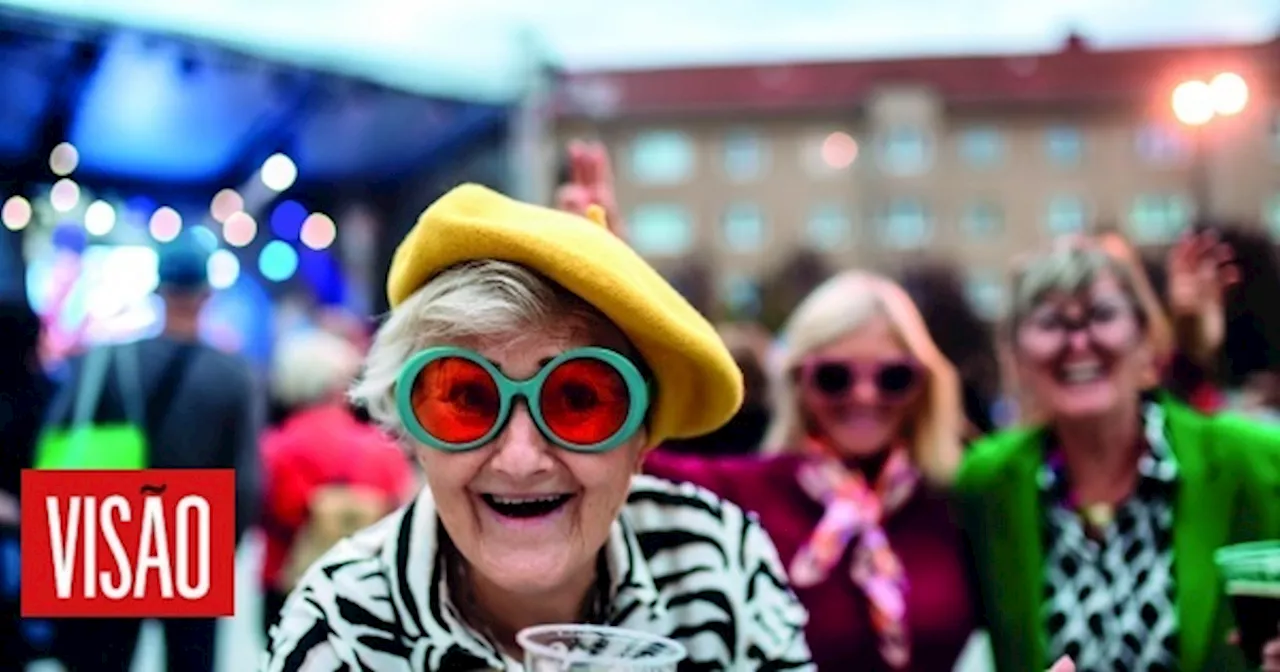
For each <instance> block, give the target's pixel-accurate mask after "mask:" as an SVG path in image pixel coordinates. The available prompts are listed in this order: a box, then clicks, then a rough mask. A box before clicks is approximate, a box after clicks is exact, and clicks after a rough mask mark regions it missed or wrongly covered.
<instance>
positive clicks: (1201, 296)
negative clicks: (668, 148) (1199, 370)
mask: <svg viewBox="0 0 1280 672" xmlns="http://www.w3.org/2000/svg"><path fill="white" fill-rule="evenodd" d="M1234 261H1235V255H1234V253H1233V252H1232V251H1231V248H1230V247H1229V246H1227V245H1226V244H1225V243H1223V242H1222V241H1220V240H1219V239H1218V237H1217V235H1216V234H1214V233H1212V232H1206V233H1199V234H1192V235H1187V236H1184V237H1183V238H1182V239H1181V240H1179V241H1178V242H1177V243H1176V244H1175V245H1174V246H1173V249H1171V250H1169V256H1168V258H1167V259H1166V260H1165V267H1166V270H1167V272H1168V285H1167V290H1168V294H1169V312H1170V313H1171V315H1172V317H1173V319H1174V320H1175V321H1184V322H1190V323H1192V324H1193V325H1194V328H1195V333H1193V334H1191V337H1192V338H1193V339H1194V342H1192V343H1181V344H1180V345H1182V346H1184V347H1190V348H1192V349H1194V350H1195V351H1196V352H1189V353H1188V354H1190V355H1193V356H1195V357H1197V358H1201V357H1205V356H1211V355H1212V354H1213V353H1214V352H1216V351H1217V349H1218V348H1219V347H1220V346H1221V345H1222V339H1223V338H1224V336H1225V334H1226V316H1225V314H1224V312H1223V295H1224V293H1225V291H1226V289H1227V287H1230V286H1231V285H1233V284H1235V283H1237V282H1239V280H1240V269H1239V268H1237V267H1236V265H1235V263H1234Z"/></svg>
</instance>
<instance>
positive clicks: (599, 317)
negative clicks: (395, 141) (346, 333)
mask: <svg viewBox="0 0 1280 672" xmlns="http://www.w3.org/2000/svg"><path fill="white" fill-rule="evenodd" d="M589 214H590V215H591V216H592V219H588V218H584V217H579V216H577V215H572V214H567V213H563V212H558V211H553V210H549V209H545V208H541V207H536V206H531V205H527V204H523V203H518V202H515V201H512V200H509V199H507V198H505V197H503V196H501V195H499V194H496V193H494V192H492V191H489V190H488V189H485V188H483V187H479V186H474V185H467V186H462V187H459V188H457V189H455V190H454V191H452V192H450V193H448V194H447V195H445V196H444V197H442V198H441V199H440V200H439V201H437V202H436V203H435V204H434V205H432V206H431V207H430V208H429V209H428V210H427V211H426V212H425V213H424V214H423V215H422V217H421V219H420V220H419V221H418V224H417V226H416V227H415V228H414V229H413V230H412V231H411V232H410V233H409V235H408V237H407V238H406V239H405V241H404V242H403V243H402V244H401V246H400V248H399V250H398V251H397V253H396V255H395V258H394V260H393V262H392V266H391V271H390V275H389V278H388V283H387V284H388V294H389V299H390V303H391V305H392V307H393V308H392V312H391V315H390V317H389V319H388V320H387V321H386V323H385V324H384V325H383V327H382V328H381V330H380V331H379V333H378V334H377V336H376V338H375V340H374V343H373V345H372V348H371V350H370V352H369V355H368V358H367V367H366V372H365V375H364V378H363V382H362V383H361V384H360V385H359V386H358V387H357V389H356V390H355V393H354V395H355V397H356V398H357V399H359V400H361V401H363V402H364V403H366V404H367V405H368V406H369V408H370V412H371V414H372V415H373V417H374V418H375V419H377V420H378V421H379V422H380V423H382V424H383V425H385V426H386V427H388V428H389V429H391V430H394V431H395V432H396V433H398V434H399V435H401V436H403V437H404V440H405V442H406V443H407V445H409V446H411V447H412V449H413V450H414V451H415V452H416V455H417V458H418V461H419V463H420V464H421V465H422V468H423V470H424V471H425V474H426V479H427V483H428V487H427V488H425V489H424V490H423V491H422V492H421V493H420V494H419V495H418V496H417V498H416V499H415V500H414V501H413V502H412V503H410V504H409V505H408V506H406V507H405V508H403V509H401V510H399V511H398V512H396V513H394V514H393V515H391V516H390V517H388V518H386V519H384V520H383V521H381V522H379V523H378V524H377V525H375V526H373V527H372V528H369V529H367V530H365V531H363V532H361V533H359V534H357V535H355V536H354V537H353V538H351V539H350V540H348V541H346V542H343V543H342V544H340V545H339V546H337V547H336V548H334V549H333V550H332V551H331V552H330V553H328V554H327V555H326V556H325V557H323V558H322V559H321V560H320V561H319V562H317V563H316V565H314V566H313V567H312V569H311V570H310V571H309V572H308V573H307V574H306V576H304V577H303V579H302V581H301V584H300V585H299V586H298V587H297V588H296V589H295V590H294V592H293V594H292V595H291V596H290V597H289V599H288V601H287V602H286V604H285V607H284V610H283V612H282V614H281V619H280V624H279V625H278V626H277V627H276V628H275V629H274V631H273V636H272V638H271V643H270V645H269V649H268V653H267V655H266V661H265V664H264V667H265V669H266V670H269V671H272V672H274V671H277V670H297V669H305V670H338V669H376V670H383V671H388V672H393V671H395V670H404V671H405V672H408V671H410V670H413V671H415V672H416V671H418V670H424V669H425V670H476V669H508V670H510V669H519V666H518V664H517V663H516V661H517V660H519V658H520V650H519V646H518V644H517V641H516V634H517V633H518V632H519V631H520V630H522V629H524V628H526V627H529V626H533V625H539V624H549V623H577V622H590V623H604V624H612V625H617V626H620V627H625V628H630V629H634V630H638V631H644V632H647V633H651V634H657V635H663V636H668V637H671V638H674V639H676V640H678V641H680V642H681V643H682V644H683V645H684V646H685V647H686V649H687V650H688V654H689V655H688V660H689V662H690V663H691V664H692V665H693V666H695V667H698V668H702V669H732V670H754V669H776V668H785V669H793V668H796V669H805V668H806V667H808V664H809V663H808V661H809V653H808V650H807V647H806V645H805V642H804V638H803V635H802V629H803V625H804V622H805V612H804V609H803V608H802V607H801V606H800V605H799V603H798V602H797V601H796V599H795V597H794V595H793V594H792V593H791V591H790V590H789V589H788V588H787V582H786V579H785V576H784V574H783V572H782V570H781V567H780V565H779V562H778V558H777V554H776V551H775V550H774V547H773V543H772V542H771V541H770V540H769V538H768V536H766V535H765V533H764V531H763V530H762V529H761V528H760V527H759V526H758V525H757V524H756V523H755V522H754V521H753V520H752V519H751V518H749V517H748V516H746V515H745V514H744V513H743V512H742V511H741V510H740V509H738V508H737V507H735V506H733V505H731V504H727V503H724V502H721V501H719V500H718V499H716V498H714V497H712V496H711V495H709V494H708V493H705V492H703V491H700V490H697V489H693V488H690V487H688V486H685V487H679V486H676V485H674V484H670V483H666V482H662V481H659V480H656V479H653V478H649V477H644V476H633V475H634V474H635V473H636V472H637V471H638V470H639V467H640V464H641V461H642V460H643V458H644V455H645V453H646V452H647V451H648V449H649V448H651V447H652V446H654V445H656V444H658V443H660V442H662V441H664V440H666V439H668V438H672V437H681V436H692V435H697V434H701V433H705V432H708V431H711V430H714V429H715V428H717V427H718V426H720V425H721V424H722V423H724V422H725V421H726V420H728V419H729V417H730V416H732V415H733V413H734V411H735V410H736V409H737V407H738V405H739V403H740V402H741V399H742V382H741V376H740V374H739V372H738V370H737V368H736V367H735V366H734V364H733V359H732V358H731V357H730V355H729V353H728V352H727V351H726V349H725V347H724V345H723V343H722V342H721V341H720V339H719V338H718V337H717V336H716V334H715V331H714V330H713V329H712V327H711V326H710V325H709V324H708V323H707V322H706V321H705V320H704V319H703V318H702V317H701V316H700V315H698V314H697V312H696V311H694V310H693V309H692V308H691V307H690V306H689V305H688V304H687V303H686V302H685V301H684V300H683V299H682V298H680V296H679V294H678V293H677V292H676V291H675V290H674V289H672V288H671V287H670V286H669V285H668V284H667V283H666V282H665V281H664V280H663V279H662V278H661V277H660V276H659V275H658V274H657V273H656V272H655V271H654V270H653V269H652V268H651V267H650V266H648V265H647V264H646V263H645V262H644V261H642V260H641V259H640V258H639V257H638V256H637V255H636V254H635V253H634V252H633V251H632V250H631V249H630V248H628V247H627V246H626V244H625V243H623V242H622V241H621V240H620V239H618V238H617V237H616V236H614V235H613V234H612V233H610V232H609V230H608V229H607V228H606V225H605V222H604V221H603V220H604V217H603V213H602V211H601V210H599V209H592V210H591V212H590V213H589Z"/></svg>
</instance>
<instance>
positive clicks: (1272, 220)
mask: <svg viewBox="0 0 1280 672" xmlns="http://www.w3.org/2000/svg"><path fill="white" fill-rule="evenodd" d="M1262 219H1263V221H1265V222H1266V223H1267V230H1268V231H1270V232H1271V236H1272V237H1273V238H1280V193H1278V194H1276V195H1274V196H1272V197H1271V198H1270V199H1268V200H1267V203H1266V205H1264V206H1263V208H1262Z"/></svg>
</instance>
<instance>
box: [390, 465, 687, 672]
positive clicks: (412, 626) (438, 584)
mask: <svg viewBox="0 0 1280 672" xmlns="http://www.w3.org/2000/svg"><path fill="white" fill-rule="evenodd" d="M439 520H440V519H439V517H438V516H437V514H436V507H435V500H434V498H433V497H432V496H431V491H430V490H429V489H428V488H425V487H424V488H423V489H422V492H421V493H419V495H418V496H417V498H415V499H414V501H413V502H411V503H410V504H409V506H408V507H406V508H405V509H404V510H403V516H402V517H401V519H400V521H399V523H398V525H397V530H396V533H395V538H394V539H392V540H390V542H389V543H387V544H386V545H384V546H383V547H382V560H383V563H384V566H385V567H386V568H387V571H388V575H389V576H388V578H389V585H390V590H391V601H392V604H394V606H395V612H396V614H395V616H396V618H397V619H398V620H399V621H400V626H401V628H402V630H403V631H404V633H405V634H406V635H407V636H408V637H409V638H410V639H412V640H414V641H415V642H416V645H415V646H414V655H413V658H414V659H418V658H419V657H422V658H423V659H425V658H426V656H427V651H425V648H424V647H428V646H447V645H453V646H457V647H460V648H462V649H463V650H464V651H465V652H466V653H469V654H471V655H474V656H477V657H479V658H482V659H484V660H485V661H487V663H488V664H490V665H492V666H494V667H496V668H499V669H501V668H505V667H506V666H507V663H509V662H510V661H505V660H504V659H503V657H502V655H501V654H500V653H499V650H498V648H497V646H496V645H495V644H494V643H493V642H491V641H489V640H488V639H487V638H486V637H485V636H483V635H482V634H480V633H477V632H475V631H474V630H472V629H471V628H470V627H468V626H467V625H466V624H465V622H464V621H463V619H462V616H461V614H460V613H459V611H458V610H457V608H456V606H455V605H454V603H453V601H452V600H451V599H450V595H449V589H448V582H447V578H446V572H445V562H444V554H443V553H441V552H440V551H441V545H440V537H439V535H440V533H441V530H440V528H439V525H440V522H439ZM604 553H605V557H606V560H607V566H608V568H609V574H610V585H611V596H612V600H611V606H610V610H609V611H610V615H609V622H610V623H611V624H615V625H625V624H628V623H635V622H636V621H652V620H654V619H659V618H662V617H664V615H665V613H666V609H665V606H664V605H662V604H661V603H660V600H659V593H658V589H657V586H656V585H655V583H654V579H653V575H652V574H651V573H650V571H649V565H648V562H646V560H645V555H644V553H643V549H642V548H641V546H640V540H639V539H638V538H637V536H636V534H635V532H634V530H633V527H632V525H630V524H629V523H628V522H627V513H626V510H625V508H624V510H623V511H622V512H621V514H620V515H619V516H618V519H617V520H616V521H614V523H613V527H612V529H611V530H610V533H609V540H608V542H606V544H605V549H604ZM419 649H423V650H421V651H420V650H419ZM415 669H417V668H415Z"/></svg>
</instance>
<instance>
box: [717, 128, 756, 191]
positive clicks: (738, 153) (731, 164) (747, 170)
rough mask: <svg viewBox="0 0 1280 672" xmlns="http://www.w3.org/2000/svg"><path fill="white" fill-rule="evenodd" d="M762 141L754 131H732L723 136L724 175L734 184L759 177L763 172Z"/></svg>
mask: <svg viewBox="0 0 1280 672" xmlns="http://www.w3.org/2000/svg"><path fill="white" fill-rule="evenodd" d="M764 162H765V146H764V139H763V138H761V137H760V135H759V134H758V133H756V132H754V131H750V130H747V129H734V130H732V131H729V132H728V133H726V134H725V136H724V174H725V175H727V176H728V177H729V179H731V180H734V181H736V182H746V181H749V180H754V179H756V178H758V177H760V174H761V173H763V172H764Z"/></svg>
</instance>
